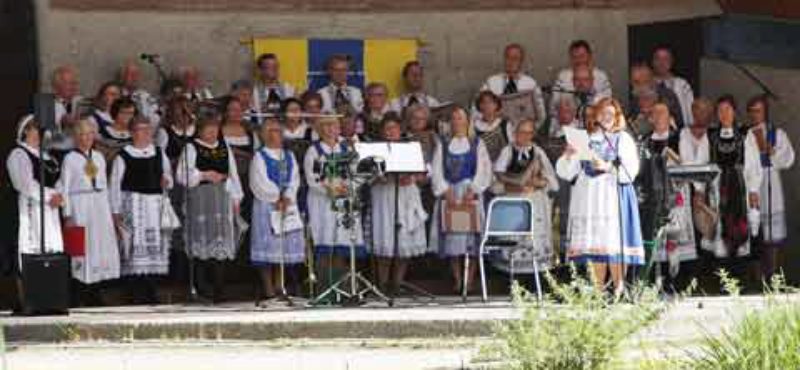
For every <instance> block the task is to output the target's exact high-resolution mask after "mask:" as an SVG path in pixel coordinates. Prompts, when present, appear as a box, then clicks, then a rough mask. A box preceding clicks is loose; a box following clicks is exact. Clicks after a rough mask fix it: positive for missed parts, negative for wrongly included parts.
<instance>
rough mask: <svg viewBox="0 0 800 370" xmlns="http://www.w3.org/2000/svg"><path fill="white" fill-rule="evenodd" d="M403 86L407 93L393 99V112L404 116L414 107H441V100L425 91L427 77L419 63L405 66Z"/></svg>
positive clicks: (414, 62)
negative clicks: (406, 111)
mask: <svg viewBox="0 0 800 370" xmlns="http://www.w3.org/2000/svg"><path fill="white" fill-rule="evenodd" d="M403 84H404V85H405V88H406V90H405V93H404V94H403V95H400V96H398V97H396V98H394V99H392V102H391V103H390V105H391V107H392V110H393V111H395V112H397V113H401V114H403V113H404V111H405V110H406V109H407V108H408V107H410V106H412V105H421V106H424V107H427V108H435V107H437V106H438V105H439V100H438V99H436V98H434V97H433V96H431V95H429V94H428V93H427V92H426V91H425V76H424V74H423V68H422V64H421V63H420V62H419V61H417V60H412V61H410V62H408V63H406V65H405V66H403Z"/></svg>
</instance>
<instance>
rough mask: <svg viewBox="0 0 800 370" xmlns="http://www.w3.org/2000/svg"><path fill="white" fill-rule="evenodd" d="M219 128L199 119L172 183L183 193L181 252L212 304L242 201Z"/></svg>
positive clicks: (234, 240) (231, 251)
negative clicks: (191, 263) (183, 189)
mask: <svg viewBox="0 0 800 370" xmlns="http://www.w3.org/2000/svg"><path fill="white" fill-rule="evenodd" d="M220 124H221V123H220V121H219V119H218V118H216V117H205V118H203V119H201V120H200V122H199V123H198V125H197V135H196V136H195V138H194V140H193V141H192V142H190V143H189V144H187V145H186V148H185V149H184V152H183V154H182V155H181V157H180V159H179V160H178V168H177V169H176V171H175V173H176V176H177V180H178V183H179V184H181V185H183V186H186V187H187V188H188V189H189V194H188V198H187V201H186V205H185V209H186V221H185V222H186V225H185V226H184V232H185V234H184V239H185V240H186V250H187V252H188V253H189V255H190V256H191V257H194V258H195V261H196V262H197V264H198V267H201V268H200V269H198V273H199V274H198V277H197V278H198V283H199V287H200V288H202V289H201V291H202V293H204V294H206V295H208V296H210V298H211V299H212V300H213V301H214V302H219V301H221V300H223V298H224V293H223V282H224V277H223V268H224V266H223V263H224V262H225V261H231V260H233V259H234V258H236V252H237V251H238V249H239V244H240V243H241V239H240V234H239V232H238V230H237V223H236V218H237V217H238V216H239V212H240V204H241V201H242V199H243V198H244V191H243V189H242V183H241V181H240V179H239V172H238V170H237V166H236V159H235V158H234V155H233V151H232V150H231V148H230V146H229V145H228V144H227V143H226V142H225V139H224V138H223V137H222V135H221V132H220ZM209 280H211V281H209ZM208 283H211V284H212V286H211V287H209V285H208Z"/></svg>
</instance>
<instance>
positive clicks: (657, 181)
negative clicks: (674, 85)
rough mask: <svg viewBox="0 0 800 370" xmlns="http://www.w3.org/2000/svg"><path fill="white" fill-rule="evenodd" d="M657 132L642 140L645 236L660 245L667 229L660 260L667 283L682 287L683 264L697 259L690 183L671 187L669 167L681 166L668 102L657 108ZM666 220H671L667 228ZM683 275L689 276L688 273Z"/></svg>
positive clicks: (658, 255) (641, 191) (641, 193)
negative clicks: (661, 231)
mask: <svg viewBox="0 0 800 370" xmlns="http://www.w3.org/2000/svg"><path fill="white" fill-rule="evenodd" d="M652 116H653V131H652V132H651V133H649V134H647V135H645V136H643V137H642V139H641V142H640V146H641V151H642V158H641V169H640V171H639V178H638V179H637V181H636V182H637V185H638V187H639V197H640V199H642V202H641V204H642V207H641V208H642V212H641V214H642V234H643V236H644V238H645V240H653V241H656V242H659V240H658V239H657V236H658V235H657V234H658V232H659V229H660V228H661V227H662V226H664V227H666V230H667V234H666V235H665V239H664V240H665V244H664V245H658V246H657V253H656V259H657V261H659V262H662V263H666V264H667V265H668V268H669V270H668V271H669V274H668V278H669V279H668V281H667V283H666V284H668V285H674V286H673V288H677V289H678V290H680V287H678V284H677V282H676V281H673V280H672V279H673V278H676V277H677V276H678V272H679V270H680V268H681V263H683V262H687V261H692V260H694V259H696V258H697V250H696V245H695V238H694V224H693V222H692V208H691V200H690V199H691V189H690V184H686V183H682V184H671V183H670V180H669V178H668V176H667V168H668V167H669V166H674V165H677V164H680V155H679V154H678V150H679V149H678V146H679V140H680V139H679V136H678V133H677V131H675V130H674V129H673V128H672V123H673V120H672V117H671V116H670V114H669V108H668V107H667V105H666V104H664V103H657V104H656V105H655V106H654V107H653V112H652ZM665 220H668V222H667V224H666V225H665ZM683 276H687V275H686V274H684V275H683Z"/></svg>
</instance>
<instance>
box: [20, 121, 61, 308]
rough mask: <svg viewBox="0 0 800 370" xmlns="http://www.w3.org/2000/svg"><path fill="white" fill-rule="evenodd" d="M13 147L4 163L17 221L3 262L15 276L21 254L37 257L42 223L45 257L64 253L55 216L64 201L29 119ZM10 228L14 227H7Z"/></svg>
mask: <svg viewBox="0 0 800 370" xmlns="http://www.w3.org/2000/svg"><path fill="white" fill-rule="evenodd" d="M16 135H17V136H16V142H17V146H16V147H15V148H14V149H13V150H12V151H11V153H10V154H9V155H8V159H7V160H6V169H7V170H8V177H9V179H10V180H11V186H12V188H13V191H14V193H15V195H16V197H15V200H16V202H13V204H14V206H15V208H16V210H17V215H18V217H17V218H15V219H12V222H13V221H14V220H16V221H17V224H16V226H17V227H16V228H14V229H13V232H15V233H16V236H17V237H16V238H12V239H14V240H13V242H12V243H10V248H9V249H13V248H16V249H15V250H13V251H12V250H9V251H8V252H9V253H8V254H7V256H6V257H7V258H9V259H10V260H11V261H13V263H11V262H9V264H11V266H10V269H11V270H12V271H14V272H16V273H19V272H20V269H21V258H22V255H23V254H38V253H40V251H41V238H42V235H41V224H42V222H44V228H45V235H44V237H45V241H44V249H45V252H46V253H53V252H61V251H62V250H63V249H64V244H63V241H62V240H61V221H60V219H59V215H58V209H59V207H61V206H63V205H64V202H65V199H64V197H63V196H62V195H61V193H60V192H59V191H58V190H57V189H59V188H60V185H59V177H60V175H61V171H60V167H59V165H58V162H56V160H55V159H54V158H53V157H52V156H51V155H50V153H47V152H45V153H44V155H42V154H40V152H39V144H40V140H41V137H40V135H39V125H38V123H36V122H35V121H34V120H33V115H27V116H25V117H23V118H22V119H21V120H20V122H19V124H18V126H17V131H16ZM42 168H44V184H43V186H44V197H45V199H44V200H45V202H44V206H45V211H44V220H42V219H41V217H40V213H41V208H40V206H39V205H40V201H41V198H40V190H41V189H40V183H39V176H40V170H41V169H42ZM11 226H12V228H13V226H14V225H11ZM17 277H18V278H17V292H18V293H19V298H20V300H19V302H20V303H21V302H22V301H23V299H22V297H24V294H23V290H22V288H23V287H22V280H21V279H19V275H17Z"/></svg>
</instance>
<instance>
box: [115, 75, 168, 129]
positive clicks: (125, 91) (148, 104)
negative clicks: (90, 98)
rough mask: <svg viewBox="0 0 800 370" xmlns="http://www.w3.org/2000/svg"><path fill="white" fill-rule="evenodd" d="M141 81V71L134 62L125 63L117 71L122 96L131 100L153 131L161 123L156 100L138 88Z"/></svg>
mask: <svg viewBox="0 0 800 370" xmlns="http://www.w3.org/2000/svg"><path fill="white" fill-rule="evenodd" d="M141 79H142V69H141V67H140V66H139V63H138V62H136V61H134V60H129V61H127V62H125V64H123V65H122V67H121V68H120V70H119V81H120V83H121V84H122V96H124V97H128V98H131V99H133V101H134V102H136V109H137V111H138V112H139V115H141V116H144V117H147V119H148V120H149V121H150V124H151V125H153V128H154V129H155V128H157V127H158V125H159V123H160V122H161V116H160V114H159V106H158V99H156V97H154V96H153V95H151V94H150V93H149V92H148V91H147V90H145V89H144V88H142V87H141V86H140V83H141Z"/></svg>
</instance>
